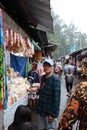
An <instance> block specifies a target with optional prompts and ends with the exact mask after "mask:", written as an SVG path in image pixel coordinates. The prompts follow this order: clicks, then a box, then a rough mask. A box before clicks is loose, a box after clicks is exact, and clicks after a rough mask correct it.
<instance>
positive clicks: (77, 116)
mask: <svg viewBox="0 0 87 130" xmlns="http://www.w3.org/2000/svg"><path fill="white" fill-rule="evenodd" d="M76 122H77V126H76V130H77V129H79V130H87V82H81V83H79V84H78V85H77V86H76V87H75V89H74V92H73V94H72V97H71V99H70V102H69V104H68V105H67V106H66V108H65V110H64V112H63V114H62V116H61V118H60V121H59V125H58V130H72V129H73V126H74V124H75V123H76ZM74 130H75V129H74Z"/></svg>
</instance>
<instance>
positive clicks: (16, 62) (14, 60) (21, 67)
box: [10, 53, 27, 78]
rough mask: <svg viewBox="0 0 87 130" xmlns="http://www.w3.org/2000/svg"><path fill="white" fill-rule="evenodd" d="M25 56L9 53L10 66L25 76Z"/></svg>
mask: <svg viewBox="0 0 87 130" xmlns="http://www.w3.org/2000/svg"><path fill="white" fill-rule="evenodd" d="M26 64H27V57H19V56H15V55H13V54H11V53H10V66H11V68H14V71H15V72H19V74H20V76H21V77H24V78H25V76H26Z"/></svg>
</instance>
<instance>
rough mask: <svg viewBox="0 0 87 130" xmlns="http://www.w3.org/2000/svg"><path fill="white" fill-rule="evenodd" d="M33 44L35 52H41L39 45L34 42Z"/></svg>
mask: <svg viewBox="0 0 87 130" xmlns="http://www.w3.org/2000/svg"><path fill="white" fill-rule="evenodd" d="M32 44H33V45H34V50H38V51H40V50H41V48H40V47H39V45H38V43H35V42H34V41H32Z"/></svg>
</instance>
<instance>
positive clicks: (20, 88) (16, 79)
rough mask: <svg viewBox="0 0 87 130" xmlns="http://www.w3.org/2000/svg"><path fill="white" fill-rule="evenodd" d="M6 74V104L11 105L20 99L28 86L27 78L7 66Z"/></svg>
mask: <svg viewBox="0 0 87 130" xmlns="http://www.w3.org/2000/svg"><path fill="white" fill-rule="evenodd" d="M7 75H8V83H7V84H8V106H11V105H12V104H13V103H15V102H16V101H17V100H18V99H20V98H21V97H22V96H23V95H24V94H26V93H27V90H28V89H29V88H30V83H29V82H28V81H27V78H23V77H20V75H19V73H18V72H14V69H13V68H10V66H7Z"/></svg>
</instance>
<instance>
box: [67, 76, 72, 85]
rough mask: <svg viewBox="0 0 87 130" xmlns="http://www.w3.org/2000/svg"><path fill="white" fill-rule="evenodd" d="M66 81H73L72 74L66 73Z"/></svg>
mask: <svg viewBox="0 0 87 130" xmlns="http://www.w3.org/2000/svg"><path fill="white" fill-rule="evenodd" d="M66 82H67V83H73V76H71V75H67V76H66Z"/></svg>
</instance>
